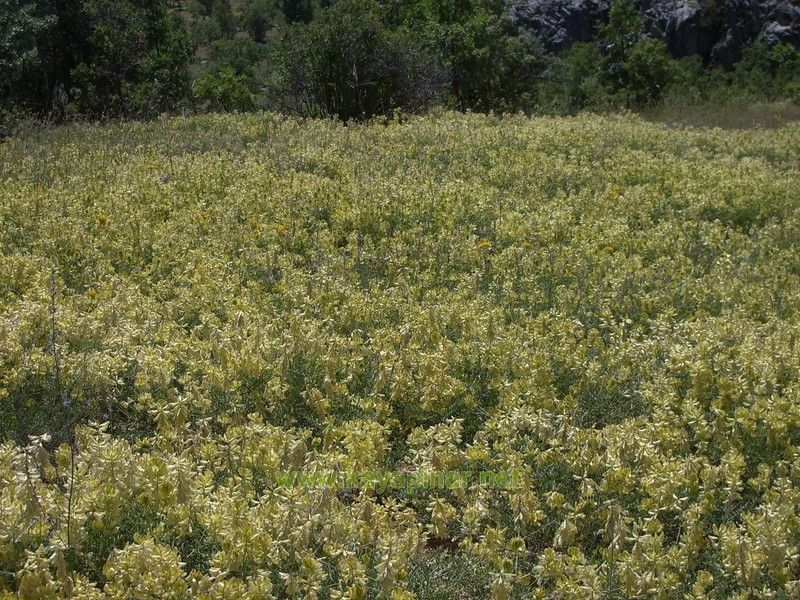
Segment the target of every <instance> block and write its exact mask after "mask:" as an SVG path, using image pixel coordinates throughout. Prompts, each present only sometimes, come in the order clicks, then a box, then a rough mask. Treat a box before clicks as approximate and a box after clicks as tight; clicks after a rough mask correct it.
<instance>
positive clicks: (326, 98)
mask: <svg viewBox="0 0 800 600" xmlns="http://www.w3.org/2000/svg"><path fill="white" fill-rule="evenodd" d="M385 18H386V12H385V9H384V7H383V6H381V5H380V4H379V3H378V2H376V1H375V0H341V1H340V2H337V3H336V4H334V5H333V6H331V8H329V9H327V10H324V11H322V12H321V14H320V15H319V17H318V18H317V19H315V20H314V21H312V22H311V23H309V24H304V23H295V24H294V25H292V26H290V27H288V28H287V29H286V31H284V33H283V34H282V35H281V37H280V38H279V39H278V41H277V42H276V44H275V46H274V48H273V51H272V54H271V64H272V71H273V76H272V77H273V78H272V82H271V89H272V93H273V95H274V96H275V97H276V98H277V100H278V102H279V103H280V105H281V106H283V107H284V108H286V109H288V110H291V111H295V112H301V113H303V114H311V115H338V116H339V117H340V118H343V119H351V118H364V117H371V116H374V115H378V114H384V113H387V112H389V111H390V110H392V109H394V108H406V109H409V110H413V109H416V108H419V107H421V106H423V105H425V104H427V103H428V102H429V101H430V100H431V99H432V98H433V97H435V96H437V94H438V93H439V91H440V89H441V86H440V85H439V79H440V78H439V74H440V71H439V70H438V67H437V65H436V62H435V60H434V59H433V57H431V56H429V55H427V54H426V53H425V51H424V48H422V46H421V45H420V44H418V43H417V42H416V41H415V40H414V38H413V34H411V32H409V31H403V30H401V31H391V30H389V29H388V28H387V27H386V24H385Z"/></svg>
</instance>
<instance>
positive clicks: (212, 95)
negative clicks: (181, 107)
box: [194, 67, 256, 112]
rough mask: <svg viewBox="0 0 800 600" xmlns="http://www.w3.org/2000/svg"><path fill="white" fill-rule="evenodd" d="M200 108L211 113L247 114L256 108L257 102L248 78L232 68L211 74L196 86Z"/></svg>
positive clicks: (202, 78) (197, 82) (224, 68)
mask: <svg viewBox="0 0 800 600" xmlns="http://www.w3.org/2000/svg"><path fill="white" fill-rule="evenodd" d="M194 95H195V101H196V103H197V104H198V106H199V107H200V108H201V109H203V110H206V111H211V112H232V111H240V112H245V111H249V110H253V109H255V108H256V101H255V97H254V94H253V92H252V90H251V89H250V87H249V85H248V79H247V77H246V76H244V75H241V74H239V73H236V72H235V71H234V70H233V69H232V68H230V67H223V68H222V69H220V70H219V71H215V72H209V73H206V74H205V75H203V76H202V77H200V79H198V80H197V81H196V82H195V84H194Z"/></svg>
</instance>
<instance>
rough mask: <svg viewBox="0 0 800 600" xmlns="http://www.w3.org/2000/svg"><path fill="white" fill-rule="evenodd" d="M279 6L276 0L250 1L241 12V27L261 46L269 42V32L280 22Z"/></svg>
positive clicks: (243, 6)
mask: <svg viewBox="0 0 800 600" xmlns="http://www.w3.org/2000/svg"><path fill="white" fill-rule="evenodd" d="M279 13H280V11H279V10H278V5H277V4H276V3H275V0H248V1H247V2H245V4H244V5H242V8H241V10H240V12H239V23H240V25H241V27H242V28H243V29H244V30H245V31H247V33H249V34H250V37H251V38H253V39H254V40H255V41H256V42H258V43H259V44H263V43H264V42H266V41H267V32H268V31H269V30H270V29H271V28H272V27H274V26H275V24H276V23H277V21H278V15H279Z"/></svg>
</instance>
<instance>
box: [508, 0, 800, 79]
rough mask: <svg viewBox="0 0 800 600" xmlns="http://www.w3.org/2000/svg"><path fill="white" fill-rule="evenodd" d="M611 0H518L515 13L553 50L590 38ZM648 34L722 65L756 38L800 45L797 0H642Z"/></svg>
mask: <svg viewBox="0 0 800 600" xmlns="http://www.w3.org/2000/svg"><path fill="white" fill-rule="evenodd" d="M610 3H611V2H610V0H518V1H517V2H516V3H515V4H514V5H512V7H511V9H510V11H511V17H512V19H513V20H515V21H516V22H518V23H519V24H520V25H521V26H523V27H525V28H527V29H529V30H531V31H533V33H534V34H535V35H536V36H537V37H538V38H539V39H541V40H542V42H543V43H544V45H545V47H546V48H548V49H549V50H551V51H560V50H564V49H565V48H568V47H569V46H570V45H571V44H573V43H574V42H579V41H590V40H592V39H594V36H595V34H596V33H597V27H598V25H599V24H601V23H602V22H604V21H605V20H606V19H607V17H608V10H609V6H610ZM637 5H638V7H639V10H640V12H641V15H642V19H643V21H644V23H645V27H646V30H647V32H648V34H649V35H651V36H654V37H659V38H661V39H663V40H665V41H666V43H667V46H668V47H669V50H670V52H671V53H672V54H673V55H674V56H692V55H700V56H702V57H703V58H705V59H709V60H711V61H713V62H718V63H722V64H731V63H733V62H735V61H736V60H738V59H739V58H740V56H741V51H742V48H743V47H744V46H745V45H747V44H748V43H750V42H753V41H759V40H760V41H763V42H765V43H767V44H770V45H772V44H778V43H782V42H786V43H791V44H795V45H800V1H798V0H638V1H637Z"/></svg>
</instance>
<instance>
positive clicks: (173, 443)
mask: <svg viewBox="0 0 800 600" xmlns="http://www.w3.org/2000/svg"><path fill="white" fill-rule="evenodd" d="M799 159H800V125H797V124H787V125H783V126H781V127H777V128H775V129H772V130H741V131H737V130H727V131H726V130H722V129H693V128H690V127H688V128H680V129H675V128H671V127H667V126H665V125H658V124H652V123H648V122H646V121H645V120H643V119H641V118H638V117H632V116H631V117H595V116H579V117H575V118H540V119H527V118H523V117H507V118H499V117H491V116H477V115H458V114H440V115H437V116H428V117H414V118H408V119H407V120H405V121H403V122H399V121H390V122H382V123H373V124H368V125H350V126H346V125H342V124H339V123H335V122H328V121H298V120H292V119H287V118H283V117H279V116H276V115H270V114H255V115H248V116H233V115H232V116H204V117H196V118H185V119H173V120H164V121H158V122H154V123H150V124H129V125H122V126H106V127H93V126H88V125H83V126H76V127H69V128H64V129H59V130H55V131H49V132H42V133H38V134H34V135H30V136H27V137H24V138H16V139H11V140H9V141H7V142H6V143H4V144H2V145H0V435H1V436H2V442H1V443H0V597H9V598H10V597H12V596H13V595H15V594H20V595H21V596H22V597H25V598H31V599H39V598H65V597H75V598H115V599H136V600H142V599H149V598H153V599H156V598H161V599H176V600H179V599H184V598H186V599H188V598H205V599H212V598H213V599H240V598H252V599H253V600H255V599H261V598H273V597H274V598H303V599H305V600H314V599H320V600H322V599H341V600H344V599H351V600H358V599H364V598H391V599H393V600H404V599H405V600H409V599H412V598H418V599H420V600H424V599H427V600H432V599H442V600H444V599H453V598H455V599H462V600H463V599H470V598H474V599H484V598H492V599H493V600H505V599H508V598H549V599H554V600H555V599H563V600H567V599H572V598H586V599H590V598H664V599H668V598H697V599H700V598H719V599H723V598H726V599H728V598H730V599H734V598H736V599H741V600H744V599H745V598H796V597H798V594H800V584H798V580H799V579H800V559H799V558H798V557H799V556H800V517H798V515H799V514H800V163H799V162H798V160H799ZM455 472H457V473H459V476H458V477H450V478H449V480H448V481H447V482H446V483H447V485H441V484H440V483H441V482H439V484H436V485H433V484H432V483H431V481H430V478H429V479H428V481H427V482H422V480H421V478H422V477H423V476H430V477H432V476H433V474H437V473H438V474H442V473H449V474H450V475H453V473H455ZM478 474H479V475H478ZM487 474H488V475H491V476H488V475H487ZM484 475H487V477H484ZM389 477H391V481H392V483H393V484H392V485H388V484H387V481H388V479H389ZM437 481H438V480H437ZM411 482H416V483H414V484H413V485H412V483H411ZM2 590H5V591H4V592H3V591H2Z"/></svg>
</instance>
